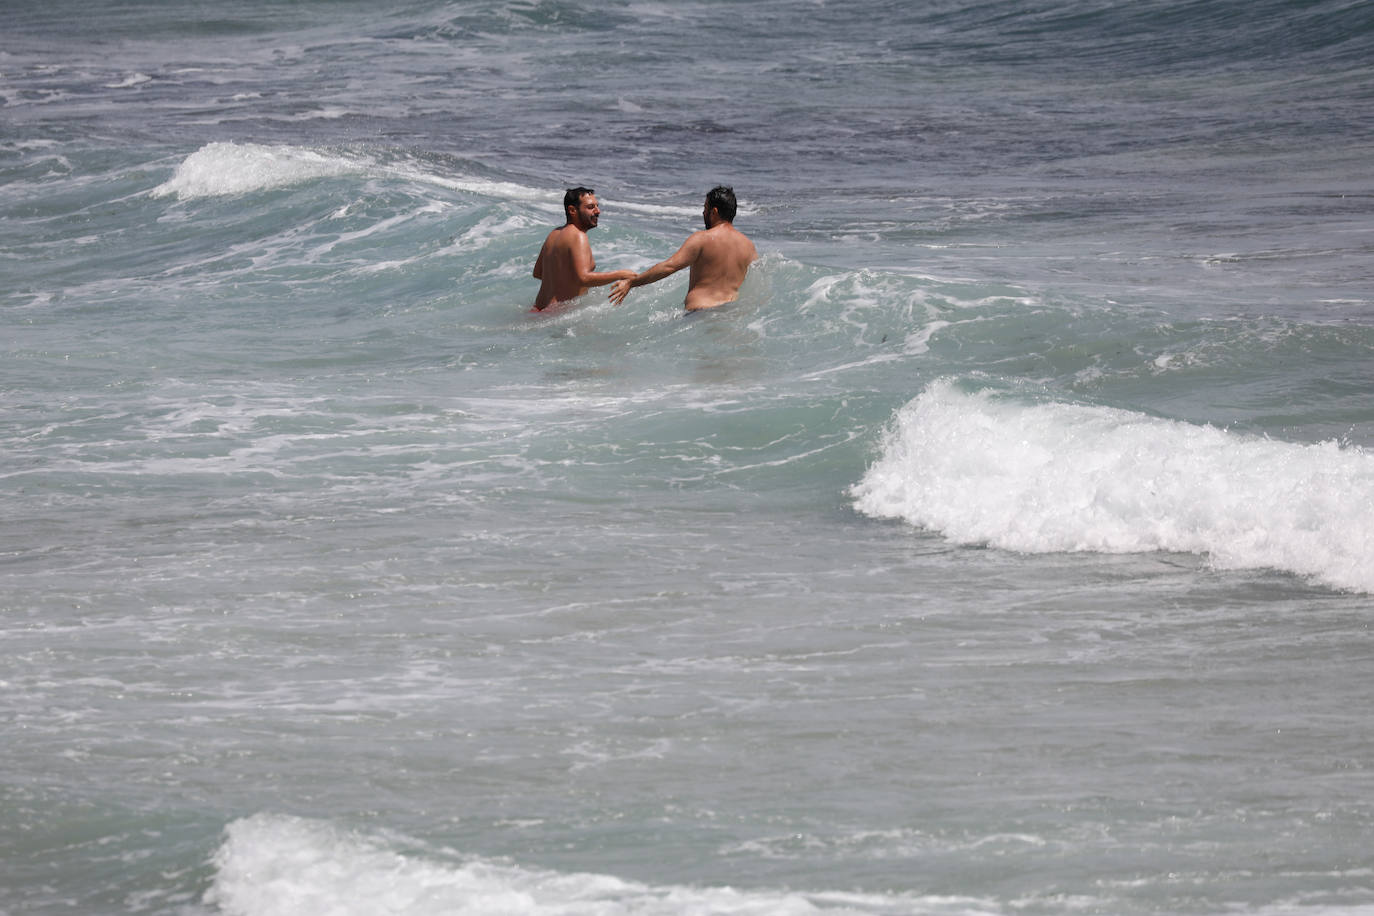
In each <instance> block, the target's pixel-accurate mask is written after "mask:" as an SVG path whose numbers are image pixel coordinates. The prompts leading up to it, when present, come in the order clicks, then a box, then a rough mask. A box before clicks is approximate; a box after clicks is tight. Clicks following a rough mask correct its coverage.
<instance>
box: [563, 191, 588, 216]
mask: <svg viewBox="0 0 1374 916" xmlns="http://www.w3.org/2000/svg"><path fill="white" fill-rule="evenodd" d="M595 193H596V192H595V191H593V190H592V189H591V188H583V187H577V188H568V192H567V193H566V194H564V195H563V212H564V213H567V212H568V208H569V207H572V208H573V209H574V210H576V209H577V208H578V207H580V206H582V198H584V197H586V196H587V195H588V194H595Z"/></svg>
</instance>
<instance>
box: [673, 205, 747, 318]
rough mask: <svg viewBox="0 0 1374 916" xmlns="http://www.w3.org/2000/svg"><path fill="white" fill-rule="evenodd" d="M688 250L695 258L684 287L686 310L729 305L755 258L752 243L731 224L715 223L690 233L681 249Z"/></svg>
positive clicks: (737, 292) (736, 295) (736, 294)
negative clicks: (690, 235) (693, 251)
mask: <svg viewBox="0 0 1374 916" xmlns="http://www.w3.org/2000/svg"><path fill="white" fill-rule="evenodd" d="M689 246H690V247H692V248H695V257H694V258H692V260H691V264H692V269H691V273H690V274H689V277H690V279H689V280H688V283H687V300H686V302H685V303H684V304H685V305H686V306H687V310H688V311H695V310H696V309H708V308H712V307H714V306H717V305H723V304H724V303H726V302H733V301H734V300H735V298H736V297H738V296H739V288H740V286H742V285H743V284H744V278H745V276H746V275H747V274H748V273H749V265H750V264H752V263H753V262H754V260H755V259H757V258H758V256H759V253H758V251H757V249H755V248H754V243H753V242H751V241H749V237H748V236H746V235H745V234H744V233H743V232H740V231H739V230H738V229H736V228H735V227H734V225H732V224H731V223H727V222H719V223H716V225H714V226H712V227H711V228H710V229H702V230H701V231H699V232H695V233H693V234H692V237H691V238H690V239H689V240H688V242H687V244H686V245H684V246H683V248H688V247H689Z"/></svg>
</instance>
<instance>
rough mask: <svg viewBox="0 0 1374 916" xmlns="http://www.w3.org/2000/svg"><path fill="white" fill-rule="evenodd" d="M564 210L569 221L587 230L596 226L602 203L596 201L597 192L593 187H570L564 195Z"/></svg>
mask: <svg viewBox="0 0 1374 916" xmlns="http://www.w3.org/2000/svg"><path fill="white" fill-rule="evenodd" d="M563 212H564V213H565V214H567V217H568V222H570V223H573V224H575V225H576V226H577V227H578V228H579V229H581V230H583V231H584V232H585V231H586V230H588V229H592V228H595V226H596V223H597V220H598V219H599V218H600V216H601V205H600V204H598V203H597V202H596V192H595V191H593V190H592V189H591V188H583V187H577V188H568V191H567V193H566V194H564V195H563Z"/></svg>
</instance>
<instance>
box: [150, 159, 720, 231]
mask: <svg viewBox="0 0 1374 916" xmlns="http://www.w3.org/2000/svg"><path fill="white" fill-rule="evenodd" d="M346 175H358V176H371V177H385V178H394V179H398V180H402V181H413V182H417V183H420V184H429V185H434V186H436V187H441V188H447V189H449V190H454V191H462V192H466V193H470V194H478V195H482V196H484V197H494V198H498V199H502V200H523V201H535V202H539V203H547V204H549V205H551V206H554V207H555V208H557V206H558V205H559V203H560V202H561V201H562V199H563V189H562V188H558V189H553V188H548V189H542V188H532V187H528V186H526V185H522V184H517V183H515V182H510V181H499V180H495V179H488V178H479V177H474V176H463V175H460V176H454V175H448V174H442V173H440V172H437V171H434V170H433V167H432V166H430V165H428V164H426V163H423V162H419V161H413V160H412V161H402V162H390V163H384V162H380V161H378V160H377V159H375V158H373V157H371V156H369V155H367V154H363V153H349V152H334V151H320V150H313V149H308V148H304V147H298V146H284V145H277V146H267V145H263V144H259V143H230V142H218V143H208V144H206V145H205V146H202V147H201V148H200V149H198V150H196V151H195V152H194V153H191V154H190V155H189V156H187V157H186V158H185V159H184V160H183V161H182V162H181V164H180V165H178V166H177V168H176V170H175V171H174V172H173V174H172V177H171V178H169V179H167V180H166V181H164V182H163V183H162V184H160V185H158V186H157V187H155V188H153V190H152V192H151V193H152V195H153V196H154V197H172V196H175V197H177V198H178V199H180V200H193V199H196V198H204V197H230V196H234V195H238V194H251V193H254V192H257V191H267V190H271V189H273V188H281V187H287V186H290V185H295V184H301V183H303V182H307V181H314V180H317V179H321V178H337V177H340V176H346ZM616 206H617V207H622V208H624V209H627V210H635V211H638V212H642V213H648V214H655V215H674V216H684V215H685V216H695V215H697V214H698V213H699V212H700V208H699V207H698V208H694V207H680V206H670V205H663V204H649V203H636V202H633V201H616Z"/></svg>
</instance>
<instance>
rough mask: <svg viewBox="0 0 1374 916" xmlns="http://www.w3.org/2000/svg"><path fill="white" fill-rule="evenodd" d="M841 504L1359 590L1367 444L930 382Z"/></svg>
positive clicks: (1368, 517)
mask: <svg viewBox="0 0 1374 916" xmlns="http://www.w3.org/2000/svg"><path fill="white" fill-rule="evenodd" d="M851 495H852V496H853V497H854V500H855V506H856V508H857V509H858V510H859V511H861V512H863V513H865V514H867V515H870V516H874V517H878V518H898V519H902V520H905V521H907V522H909V523H910V524H912V525H916V526H919V527H922V528H929V529H932V530H935V531H939V532H941V533H942V534H944V535H945V536H946V537H948V538H950V539H951V540H953V541H955V542H957V543H962V544H988V545H991V546H994V547H1001V548H1005V549H1008V550H1017V551H1024V552H1027V553H1045V552H1059V551H1101V552H1108V553H1126V552H1137V551H1140V552H1143V551H1157V550H1163V551H1181V552H1189V553H1198V554H1204V555H1206V556H1207V557H1209V558H1210V559H1211V561H1212V562H1213V563H1214V564H1216V565H1217V566H1218V567H1222V568H1233V569H1260V568H1274V569H1280V570H1285V571H1288V572H1292V573H1296V574H1298V575H1301V576H1306V577H1310V578H1311V579H1313V580H1315V581H1317V582H1320V583H1323V584H1325V585H1328V586H1332V587H1335V588H1339V589H1347V590H1351V591H1357V592H1366V593H1374V559H1372V558H1374V455H1371V454H1369V453H1368V452H1366V451H1364V450H1362V449H1359V448H1351V447H1342V446H1340V445H1338V444H1337V443H1334V442H1325V443H1319V444H1313V445H1300V444H1293V443H1287V442H1276V441H1272V440H1268V439H1256V438H1250V437H1244V436H1240V435H1236V434H1234V433H1230V432H1227V431H1225V430H1221V429H1216V428H1214V427H1209V426H1192V425H1189V424H1185V423H1179V422H1175V421H1170V420H1162V419H1158V418H1154V417H1149V416H1145V415H1143V414H1137V413H1132V412H1129V411H1124V410H1115V409H1110V408H1101V407H1085V406H1079V405H1070V404H1058V403H1048V404H1039V405H1033V406H1027V405H1025V404H1022V403H1017V402H1014V401H1011V400H1004V399H999V398H997V397H995V396H993V395H991V394H988V393H982V394H967V393H964V392H962V391H960V390H959V388H957V387H956V386H955V385H954V384H953V383H951V382H949V381H940V382H936V383H934V384H932V385H930V386H929V387H928V388H927V389H926V390H925V391H924V392H923V393H922V394H921V395H920V396H919V397H917V398H916V399H915V400H913V401H911V402H910V403H909V404H907V405H906V406H905V407H903V408H902V409H901V410H899V411H898V412H897V416H896V420H895V423H894V424H893V426H892V428H891V429H890V430H889V432H888V434H887V436H886V438H885V441H884V443H883V446H882V453H881V455H880V456H879V458H878V460H877V461H876V462H875V463H874V464H873V466H872V467H871V468H870V469H869V470H868V472H867V473H866V474H865V475H864V477H863V479H862V480H861V481H860V482H859V483H858V484H856V485H855V486H854V487H853V488H852V490H851Z"/></svg>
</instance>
